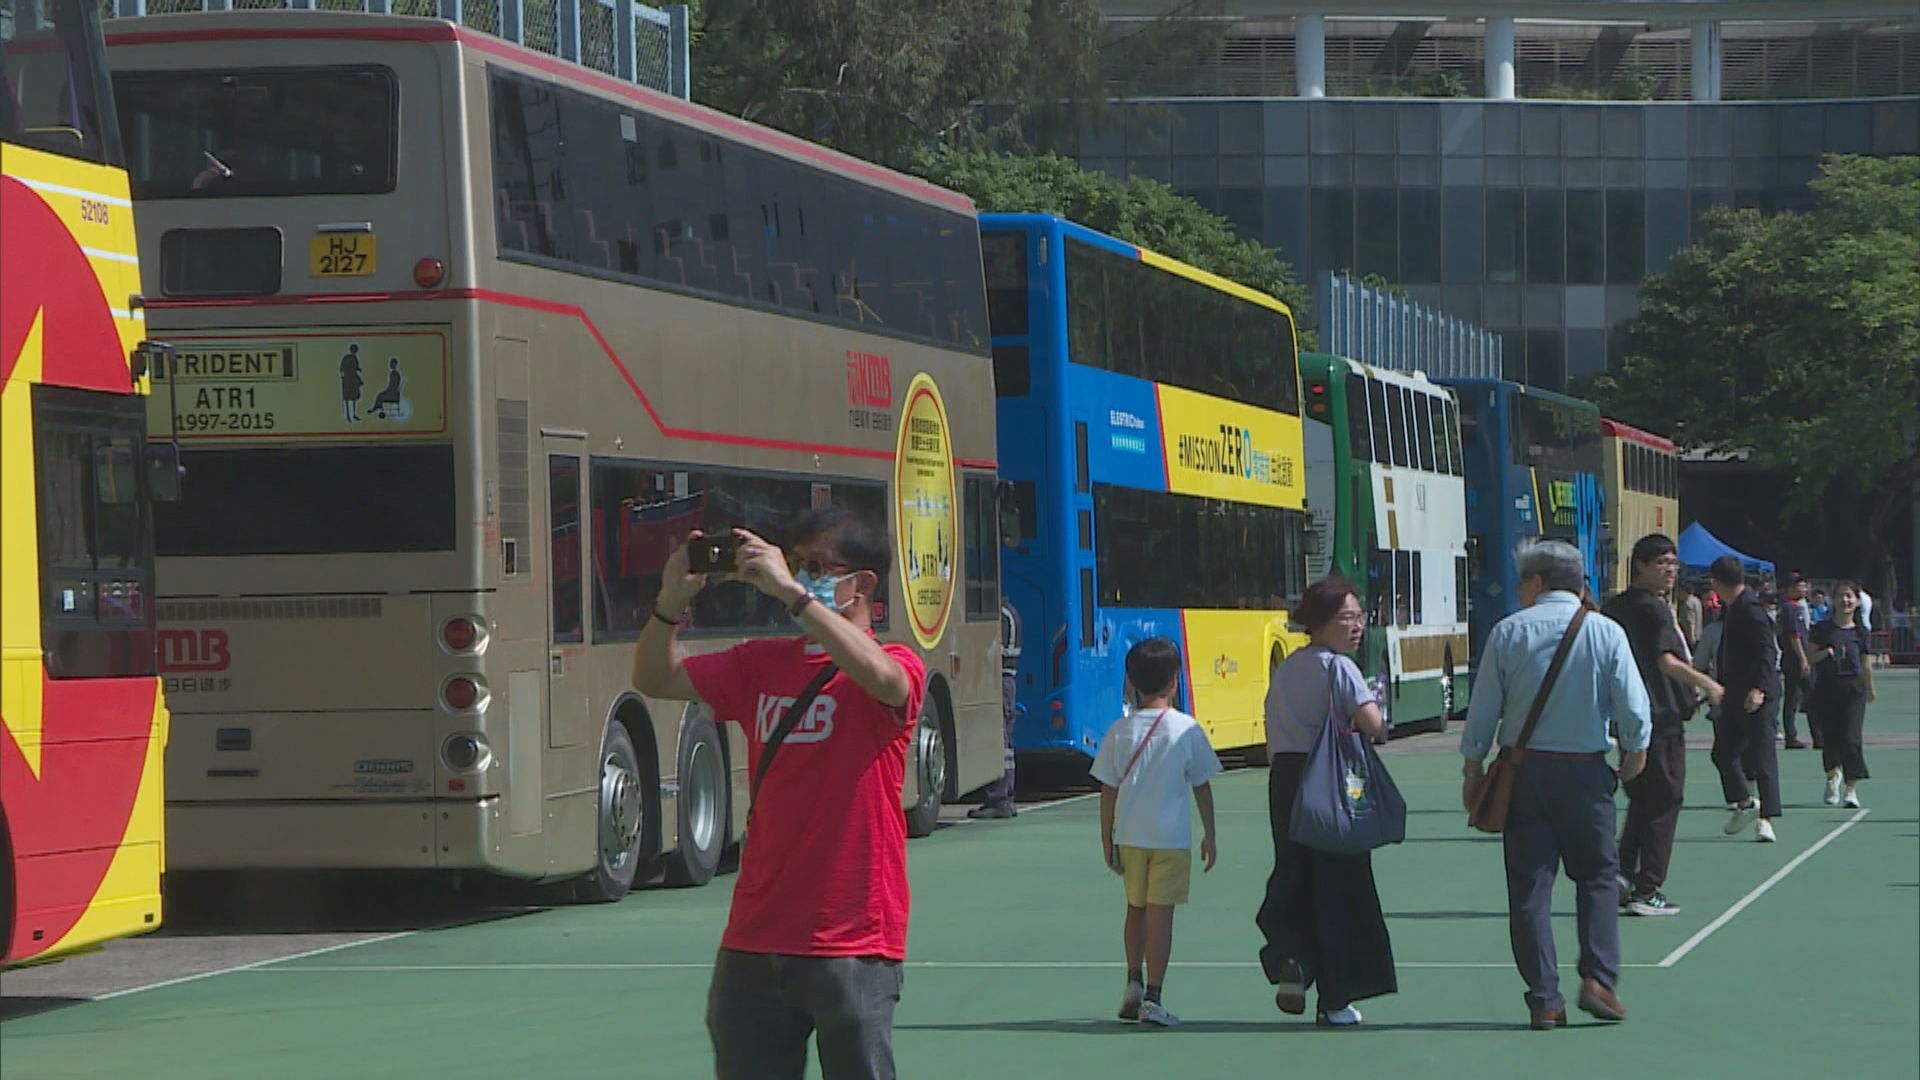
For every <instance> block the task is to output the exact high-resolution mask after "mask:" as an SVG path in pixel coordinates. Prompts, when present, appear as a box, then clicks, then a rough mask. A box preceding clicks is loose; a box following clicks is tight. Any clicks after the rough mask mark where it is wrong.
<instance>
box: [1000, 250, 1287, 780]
mask: <svg viewBox="0 0 1920 1080" xmlns="http://www.w3.org/2000/svg"><path fill="white" fill-rule="evenodd" d="M980 227H981V233H982V237H981V249H982V253H983V255H984V256H985V259H986V272H987V293H988V309H989V313H990V315H991V319H992V328H993V358H994V381H995V393H996V394H997V395H998V402H999V416H998V421H999V433H1000V435H999V447H1000V453H999V461H1000V476H1001V478H1002V480H1003V481H1005V482H1006V483H1007V484H1008V485H1009V486H1010V488H1011V490H1010V491H1009V492H1008V497H1009V498H1011V500H1012V505H1013V507H1014V508H1015V509H1016V511H1017V517H1018V527H1017V530H1016V529H1008V530H1005V531H1008V532H1011V533H1017V535H1011V536H1008V537H1006V538H1005V542H1006V547H1005V549H1004V550H1003V552H1002V560H1001V588H1002V590H1003V593H1004V595H1005V597H1006V598H1007V600H1008V601H1009V602H1010V603H1012V604H1013V606H1014V608H1015V609H1016V610H1017V611H1018V613H1019V617H1020V621H1021V624H1022V627H1023V628H1024V631H1025V638H1026V640H1025V646H1024V647H1023V649H1022V650H1021V655H1020V659H1019V667H1018V669H1017V671H1016V681H1017V684H1018V688H1019V690H1018V700H1019V703H1020V705H1021V706H1022V707H1023V711H1022V715H1021V718H1020V719H1019V720H1018V721H1016V723H1015V727H1014V746H1015V748H1016V749H1018V750H1021V751H1024V752H1027V753H1028V754H1029V755H1031V754H1033V753H1036V752H1041V753H1051V754H1057V755H1061V756H1064V757H1066V758H1068V759H1070V760H1078V761H1084V760H1086V759H1088V758H1091V757H1092V755H1093V754H1094V753H1095V752H1096V751H1097V750H1098V749H1099V744H1100V739H1101V737H1102V736H1103V735H1104V734H1105V733H1106V729H1107V727H1108V726H1109V725H1110V724H1111V723H1112V722H1113V721H1114V720H1115V719H1116V718H1118V717H1119V716H1120V714H1121V710H1122V686H1123V680H1124V670H1123V666H1124V662H1125V659H1126V654H1127V650H1128V649H1130V648H1132V647H1133V645H1134V644H1135V643H1136V642H1138V641H1140V640H1142V639H1144V638H1147V637H1153V636H1164V637H1168V638H1171V639H1173V640H1174V641H1175V642H1177V643H1178V644H1179V645H1180V648H1181V652H1182V653H1183V655H1184V656H1185V658H1186V662H1187V670H1186V677H1185V679H1184V680H1183V685H1182V688H1181V698H1180V700H1181V702H1182V705H1183V707H1184V708H1185V709H1187V710H1188V711H1189V712H1191V713H1192V714H1193V715H1194V717H1195V718H1196V719H1198V720H1199V721H1200V724H1201V726H1202V727H1203V728H1204V729H1205V730H1206V732H1207V735H1208V738H1209V739H1211V740H1212V743H1213V745H1214V747H1215V749H1217V750H1221V751H1230V750H1244V751H1246V753H1247V755H1248V756H1249V757H1250V758H1253V759H1254V760H1261V759H1263V758H1264V755H1265V744H1266V724H1265V720H1264V717H1263V715H1262V704H1263V702H1264V700H1265V697H1266V689H1267V682H1268V675H1269V672H1270V671H1271V669H1272V667H1273V666H1274V665H1276V664H1278V663H1279V661H1280V659H1281V657H1283V656H1285V655H1286V654H1287V653H1288V652H1290V651H1291V650H1292V649H1294V648H1298V647H1300V646H1301V645H1304V644H1305V640H1306V639H1305V637H1304V635H1301V634H1298V633H1296V632H1294V631H1291V630H1289V629H1288V625H1287V623H1288V619H1287V611H1288V609H1289V608H1290V607H1291V606H1292V605H1293V604H1294V603H1296V602H1297V600H1298V598H1299V596H1300V594H1301V592H1302V591H1303V590H1304V589H1305V587H1306V537H1307V515H1306V503H1305V498H1306V464H1305V455H1304V451H1303V448H1302V443H1301V438H1302V433H1301V418H1300V376H1299V368H1298V353H1297V346H1296V344H1295V338H1294V328H1293V314H1292V312H1291V311H1289V310H1288V308H1287V306H1286V305H1285V304H1283V303H1281V302H1280V301H1278V300H1275V299H1274V298H1272V297H1270V296H1267V295H1264V294H1262V293H1259V292H1255V291H1254V290H1252V289H1248V288H1245V287H1243V286H1240V285H1236V284H1234V283H1232V282H1229V281H1227V280H1225V279H1223V278H1219V277H1215V276H1214V275H1212V274H1208V273H1206V272H1204V271H1201V270H1197V269H1195V268H1193V267H1190V266H1187V265H1186V264H1184V263H1181V262H1178V261H1176V260H1173V259H1169V258H1166V257H1165V256H1161V255H1158V254H1155V253H1154V252H1151V251H1143V250H1141V249H1140V248H1137V247H1135V246H1133V245H1132V244H1127V243H1123V242H1121V241H1118V240H1115V239H1113V238H1111V237H1108V236H1104V235H1102V234H1100V233H1097V232H1094V231H1092V230H1090V229H1086V228H1083V227H1081V226H1078V225H1075V224H1072V223H1071V222H1067V221H1063V220H1061V219H1059V218H1056V217H1052V216H1047V215H1034V214H983V215H981V218H980Z"/></svg>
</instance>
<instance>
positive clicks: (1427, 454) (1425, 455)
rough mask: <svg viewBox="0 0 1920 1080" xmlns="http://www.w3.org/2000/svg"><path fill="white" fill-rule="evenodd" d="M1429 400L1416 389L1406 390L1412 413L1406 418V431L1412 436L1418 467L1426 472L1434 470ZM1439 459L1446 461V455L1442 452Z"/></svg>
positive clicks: (1431, 415) (1431, 416)
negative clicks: (1416, 452) (1417, 452)
mask: <svg viewBox="0 0 1920 1080" xmlns="http://www.w3.org/2000/svg"><path fill="white" fill-rule="evenodd" d="M1430 400H1432V399H1431V398H1429V397H1427V395H1425V394H1422V393H1420V392H1419V391H1417V390H1409V391H1407V406H1408V408H1409V409H1410V410H1411V411H1412V413H1413V415H1412V416H1410V417H1409V418H1408V422H1407V432H1408V434H1410V435H1412V436H1413V446H1414V449H1416V450H1418V451H1419V456H1420V468H1421V469H1423V470H1425V471H1427V472H1432V471H1434V456H1433V452H1434V446H1433V413H1432V411H1431V410H1429V409H1428V408H1427V402H1428V401H1430ZM1440 460H1441V461H1442V462H1444V461H1446V455H1445V454H1442V455H1441V457H1440Z"/></svg>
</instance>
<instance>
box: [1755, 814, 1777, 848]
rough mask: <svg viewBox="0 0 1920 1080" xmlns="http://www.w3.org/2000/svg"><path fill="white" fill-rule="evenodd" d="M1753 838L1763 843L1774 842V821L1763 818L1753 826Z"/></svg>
mask: <svg viewBox="0 0 1920 1080" xmlns="http://www.w3.org/2000/svg"><path fill="white" fill-rule="evenodd" d="M1753 838H1754V839H1755V840H1758V841H1760V842H1761V843H1763V844H1771V843H1773V839H1774V838H1773V822H1771V821H1768V820H1767V819H1766V818H1761V819H1760V823H1759V824H1758V825H1755V826H1754V827H1753Z"/></svg>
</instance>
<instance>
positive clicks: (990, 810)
mask: <svg viewBox="0 0 1920 1080" xmlns="http://www.w3.org/2000/svg"><path fill="white" fill-rule="evenodd" d="M1019 668H1020V616H1019V615H1018V614H1017V613H1016V612H1015V611H1014V610H1013V605H1012V604H1008V603H1002V604H1001V605H1000V725H1001V729H1000V733H1001V736H1002V742H1003V744H1004V750H1005V757H1004V758H1003V759H1002V765H1001V771H1000V778H999V779H998V780H995V781H994V782H993V783H991V784H988V785H987V788H986V792H985V794H984V796H983V797H982V799H981V802H980V805H979V806H976V807H974V808H973V809H971V810H969V811H967V816H968V817H970V818H972V819H974V820H975V821H980V820H983V819H984V820H989V821H991V820H995V819H1001V818H1010V817H1018V816H1019V815H1020V808H1019V807H1018V806H1017V805H1016V804H1015V803H1014V786H1013V720H1014V717H1015V715H1016V714H1017V713H1018V712H1019V708H1020V706H1019V704H1018V702H1017V701H1016V700H1015V699H1016V697H1017V690H1016V686H1015V683H1014V676H1015V675H1016V674H1018V672H1019Z"/></svg>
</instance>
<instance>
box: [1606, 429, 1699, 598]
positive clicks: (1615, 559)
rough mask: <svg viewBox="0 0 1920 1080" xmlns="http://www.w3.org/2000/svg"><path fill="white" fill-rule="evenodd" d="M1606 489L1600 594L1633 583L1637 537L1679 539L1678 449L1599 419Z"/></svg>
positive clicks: (1655, 437)
mask: <svg viewBox="0 0 1920 1080" xmlns="http://www.w3.org/2000/svg"><path fill="white" fill-rule="evenodd" d="M1600 460H1601V477H1602V482H1603V483H1604V484H1605V485H1606V488H1605V493H1604V497H1605V499H1606V504H1607V508H1606V518H1607V538H1606V541H1605V546H1606V548H1607V551H1606V552H1605V556H1606V557H1605V567H1606V571H1607V573H1608V574H1610V575H1611V578H1610V579H1609V580H1608V581H1607V582H1605V583H1604V584H1605V586H1606V588H1605V590H1604V591H1605V592H1607V593H1609V594H1611V593H1616V592H1619V591H1620V590H1622V589H1624V588H1626V587H1627V586H1629V585H1631V584H1633V545H1634V544H1635V543H1637V542H1638V541H1639V540H1640V538H1641V537H1643V536H1647V535H1650V534H1652V533H1664V534H1666V535H1667V536H1669V537H1677V536H1679V535H1680V451H1679V450H1678V449H1676V448H1675V447H1674V445H1673V440H1671V439H1667V438H1663V437H1661V436H1659V435H1655V434H1654V433H1653V432H1651V431H1642V430H1640V429H1639V428H1637V427H1634V426H1632V425H1631V424H1623V423H1621V422H1620V421H1618V420H1607V419H1602V420H1601V421H1600Z"/></svg>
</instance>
